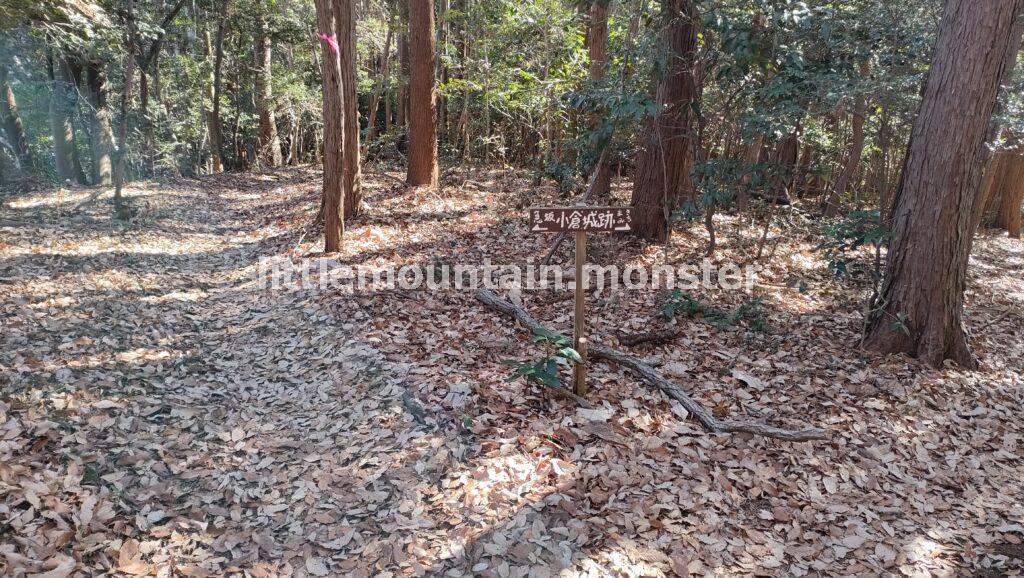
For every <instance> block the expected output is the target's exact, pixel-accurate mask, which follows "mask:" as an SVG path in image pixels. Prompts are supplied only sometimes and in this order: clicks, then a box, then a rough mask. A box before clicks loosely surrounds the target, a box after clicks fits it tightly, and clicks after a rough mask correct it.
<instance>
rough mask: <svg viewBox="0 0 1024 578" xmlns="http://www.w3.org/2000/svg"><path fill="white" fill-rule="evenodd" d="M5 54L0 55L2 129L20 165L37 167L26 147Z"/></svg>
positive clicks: (23, 128)
mask: <svg viewBox="0 0 1024 578" xmlns="http://www.w3.org/2000/svg"><path fill="white" fill-rule="evenodd" d="M4 56H6V55H0V91H2V92H3V94H2V95H0V116H3V123H4V131H5V132H6V133H7V140H8V141H10V144H11V148H13V149H14V154H15V155H17V157H18V161H19V162H20V163H21V166H22V167H30V168H35V167H37V166H38V165H37V162H36V158H35V155H33V154H32V151H31V149H29V147H28V137H26V136H25V125H24V124H22V122H21V114H19V113H18V101H17V100H16V99H15V98H14V90H13V89H12V88H11V83H10V80H9V71H8V69H7V61H6V60H5V59H4Z"/></svg>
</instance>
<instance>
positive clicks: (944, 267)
mask: <svg viewBox="0 0 1024 578" xmlns="http://www.w3.org/2000/svg"><path fill="white" fill-rule="evenodd" d="M1020 6H1021V0H990V1H988V2H984V3H978V2H974V1H972V0H947V1H946V4H945V9H944V11H943V16H942V21H941V23H940V25H939V33H938V38H937V40H936V46H935V52H934V55H933V57H932V64H931V68H930V71H929V73H928V80H927V83H926V85H925V89H924V93H923V96H922V101H921V106H920V110H919V111H918V116H917V120H916V121H915V122H914V127H913V130H912V133H911V140H910V144H909V146H908V149H907V155H906V159H905V162H904V169H903V176H902V182H901V184H900V187H899V189H898V191H897V193H896V199H895V203H894V209H893V216H892V221H891V230H892V235H893V236H892V239H891V241H890V242H889V251H888V257H887V259H886V266H885V275H884V280H883V283H882V288H881V291H880V293H879V299H878V301H877V302H876V303H875V304H873V305H872V308H873V309H874V311H872V313H871V315H872V316H871V318H870V319H869V320H868V326H867V328H866V333H865V338H864V344H865V346H867V347H869V348H871V349H874V350H877V351H880V352H883V353H893V352H906V353H910V354H912V355H915V356H917V357H919V358H920V359H922V360H924V361H925V362H927V363H930V364H932V365H939V364H941V363H942V362H943V361H944V360H946V359H952V360H953V361H955V362H957V363H960V364H961V365H964V366H966V367H976V366H977V361H976V359H975V358H974V356H973V354H972V353H971V351H970V348H969V346H968V343H967V335H966V333H965V331H964V327H963V319H962V314H963V294H964V289H965V288H966V284H967V264H968V257H969V255H970V252H971V243H972V239H973V237H974V230H975V228H976V220H975V214H977V213H978V212H979V211H980V209H979V207H978V206H979V205H980V201H981V195H980V194H979V190H978V189H979V184H980V180H981V179H980V177H981V162H982V161H983V159H984V147H985V138H986V134H987V129H988V125H989V119H990V118H991V115H992V111H993V109H994V107H995V103H996V95H997V93H998V89H999V85H1000V81H1001V79H1002V76H1003V73H1004V70H1005V69H1006V64H1005V60H1006V59H1005V58H1004V56H1005V54H1006V51H1007V49H1008V47H1009V44H1010V37H1011V29H1012V28H1013V24H1014V20H1015V18H1016V17H1017V15H1018V14H1019V12H1020Z"/></svg>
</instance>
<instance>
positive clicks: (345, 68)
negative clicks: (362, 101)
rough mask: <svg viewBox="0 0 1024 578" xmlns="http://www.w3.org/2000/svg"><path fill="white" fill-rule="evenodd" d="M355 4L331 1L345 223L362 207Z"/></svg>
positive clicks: (339, 0)
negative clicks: (336, 52) (336, 53)
mask: <svg viewBox="0 0 1024 578" xmlns="http://www.w3.org/2000/svg"><path fill="white" fill-rule="evenodd" d="M354 3H355V0H333V5H334V19H335V26H336V27H337V30H338V50H339V61H340V66H341V90H342V95H341V102H342V106H344V107H345V119H344V122H345V124H344V128H345V142H344V146H343V149H342V150H343V151H344V152H343V153H342V154H343V158H342V162H343V163H344V166H345V173H344V179H345V185H344V190H345V202H344V204H343V208H344V215H345V219H351V218H353V217H355V216H357V215H358V214H359V206H360V205H361V204H362V200H363V195H362V176H361V175H360V166H359V109H358V105H359V101H358V100H357V96H356V57H357V54H356V18H355V7H354V6H353V4H354Z"/></svg>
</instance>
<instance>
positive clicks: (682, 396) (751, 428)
mask: <svg viewBox="0 0 1024 578" xmlns="http://www.w3.org/2000/svg"><path fill="white" fill-rule="evenodd" d="M476 298H477V299H478V300H479V301H480V302H482V303H483V304H484V305H487V306H488V307H490V308H491V309H494V310H496V311H498V312H499V313H502V314H504V315H506V316H508V317H511V318H512V319H515V320H516V321H518V322H519V323H520V324H521V325H523V326H525V327H527V328H528V329H530V330H531V331H533V330H535V329H537V328H539V327H541V325H540V323H538V322H537V321H536V320H535V319H534V318H533V317H532V316H531V315H530V314H529V313H528V312H527V311H526V310H525V309H523V308H522V307H518V306H516V305H514V304H512V303H510V302H508V301H506V300H504V299H502V298H501V297H498V296H497V295H496V294H495V293H494V292H493V291H489V290H487V289H480V290H478V291H477V292H476ZM588 353H589V356H590V357H591V358H592V359H599V360H602V361H606V362H609V363H613V364H616V365H619V366H621V367H625V368H627V369H629V370H631V371H633V372H634V373H636V374H637V375H639V376H640V378H641V379H643V380H644V381H646V382H647V383H648V384H650V385H653V386H655V387H657V388H658V389H660V390H661V391H662V392H663V393H664V394H665V395H667V396H669V397H670V398H672V399H674V400H676V401H677V402H679V404H680V405H682V406H683V407H684V408H686V411H688V412H690V414H691V415H692V416H693V417H694V418H696V420H697V421H698V422H699V423H700V425H701V426H702V427H703V428H704V429H706V430H708V431H710V432H714V433H749V434H755V435H760V436H764V437H769V438H774V439H780V440H786V441H794V442H802V441H808V440H819V439H825V437H826V432H825V430H823V429H820V428H816V427H807V428H804V429H800V430H788V429H782V428H777V427H774V426H770V425H765V424H759V423H751V422H742V421H734V420H719V419H718V418H716V417H715V416H714V415H712V414H711V412H709V411H708V410H707V409H705V408H704V406H702V405H701V404H700V403H698V402H697V401H696V400H694V399H693V398H692V397H690V396H689V394H687V393H686V392H685V391H683V389H682V388H681V387H679V386H678V385H676V384H675V383H673V382H671V381H670V380H668V379H667V378H666V377H665V376H663V375H661V373H660V372H659V371H658V370H657V369H655V368H654V367H652V366H651V365H648V364H647V363H644V362H643V361H641V360H640V359H638V358H636V357H634V356H632V355H629V354H626V353H622V352H620V351H616V350H614V349H611V348H610V347H605V346H603V345H597V344H591V345H590V347H589V349H588Z"/></svg>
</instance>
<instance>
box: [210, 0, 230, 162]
mask: <svg viewBox="0 0 1024 578" xmlns="http://www.w3.org/2000/svg"><path fill="white" fill-rule="evenodd" d="M221 9H222V10H226V9H227V3H226V2H225V3H224V4H222V5H221ZM222 14H223V12H222ZM224 28H225V26H224V16H223V15H222V16H221V17H220V18H218V19H217V34H216V36H215V37H214V39H213V42H212V46H211V50H210V52H211V53H212V54H210V55H208V56H209V57H210V58H212V60H213V62H212V63H211V64H210V89H209V96H210V108H208V109H207V110H206V131H207V133H209V135H210V161H211V165H212V167H211V168H212V170H213V172H215V173H219V172H221V171H223V170H224V156H223V155H224V153H223V149H224V135H223V132H222V131H221V124H220V84H221V65H222V64H223V62H224ZM207 38H209V34H207Z"/></svg>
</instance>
